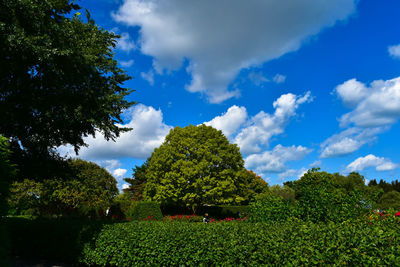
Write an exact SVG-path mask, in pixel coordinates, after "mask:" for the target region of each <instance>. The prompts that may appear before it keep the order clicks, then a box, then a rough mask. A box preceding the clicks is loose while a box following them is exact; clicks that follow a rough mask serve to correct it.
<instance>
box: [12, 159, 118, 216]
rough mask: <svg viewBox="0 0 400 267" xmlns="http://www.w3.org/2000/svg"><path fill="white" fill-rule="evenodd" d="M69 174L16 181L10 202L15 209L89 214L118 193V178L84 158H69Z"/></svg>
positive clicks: (62, 213)
mask: <svg viewBox="0 0 400 267" xmlns="http://www.w3.org/2000/svg"><path fill="white" fill-rule="evenodd" d="M68 165H69V168H70V173H69V174H68V175H69V176H68V177H63V178H62V179H60V178H58V177H54V178H53V179H49V180H43V181H40V182H37V181H33V180H30V179H25V180H23V181H21V182H15V183H14V184H13V186H12V189H11V192H12V194H11V197H10V200H9V202H10V204H11V206H12V207H13V209H14V210H15V211H16V213H19V214H20V213H24V212H25V211H26V210H30V213H32V212H33V213H37V214H39V215H65V216H86V215H88V214H89V213H90V212H93V211H97V210H98V209H99V208H102V209H103V210H106V209H107V208H108V207H110V206H111V204H112V201H113V198H114V197H115V196H117V195H118V188H117V181H116V180H115V178H114V177H113V176H112V175H111V174H109V173H108V172H107V171H106V170H105V169H104V168H102V167H100V166H98V165H97V164H95V163H92V162H87V161H83V160H79V159H76V160H69V161H68Z"/></svg>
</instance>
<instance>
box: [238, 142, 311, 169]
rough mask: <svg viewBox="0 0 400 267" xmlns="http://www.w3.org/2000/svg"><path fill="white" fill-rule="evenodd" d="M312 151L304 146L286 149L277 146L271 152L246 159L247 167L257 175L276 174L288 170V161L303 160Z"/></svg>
mask: <svg viewBox="0 0 400 267" xmlns="http://www.w3.org/2000/svg"><path fill="white" fill-rule="evenodd" d="M311 151H312V149H309V148H306V147H303V146H297V147H296V146H289V147H284V146H282V145H277V146H275V147H274V149H273V150H271V151H265V152H263V153H260V154H252V155H250V156H248V157H247V158H246V159H245V166H246V168H248V169H252V170H254V171H255V172H256V173H262V174H265V173H276V172H284V171H286V170H287V166H286V165H285V164H286V162H287V161H294V160H301V159H303V158H304V157H305V156H306V155H308V154H309V153H310V152H311Z"/></svg>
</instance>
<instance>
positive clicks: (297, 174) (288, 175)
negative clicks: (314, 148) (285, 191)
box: [278, 168, 307, 181]
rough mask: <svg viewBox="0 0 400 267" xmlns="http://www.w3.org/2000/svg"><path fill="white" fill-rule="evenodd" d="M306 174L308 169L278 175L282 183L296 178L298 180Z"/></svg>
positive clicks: (291, 170)
mask: <svg viewBox="0 0 400 267" xmlns="http://www.w3.org/2000/svg"><path fill="white" fill-rule="evenodd" d="M306 172H307V169H306V168H301V169H300V170H294V169H290V170H287V171H284V172H282V173H280V174H278V178H279V179H280V180H281V181H283V180H286V179H288V178H295V179H296V180H297V179H300V178H301V177H302V176H303V175H304V174H305V173H306Z"/></svg>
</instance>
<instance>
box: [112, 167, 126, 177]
mask: <svg viewBox="0 0 400 267" xmlns="http://www.w3.org/2000/svg"><path fill="white" fill-rule="evenodd" d="M127 171H128V170H127V169H121V168H118V169H115V170H114V171H113V172H112V175H113V176H114V177H115V178H123V177H124V175H125V174H126V172H127Z"/></svg>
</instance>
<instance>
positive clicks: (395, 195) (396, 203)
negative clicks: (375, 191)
mask: <svg viewBox="0 0 400 267" xmlns="http://www.w3.org/2000/svg"><path fill="white" fill-rule="evenodd" d="M378 207H379V208H381V209H384V210H388V209H390V208H392V209H396V210H400V193H399V192H398V191H394V190H393V191H390V192H387V193H384V194H383V195H382V197H381V198H380V199H379V200H378Z"/></svg>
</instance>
